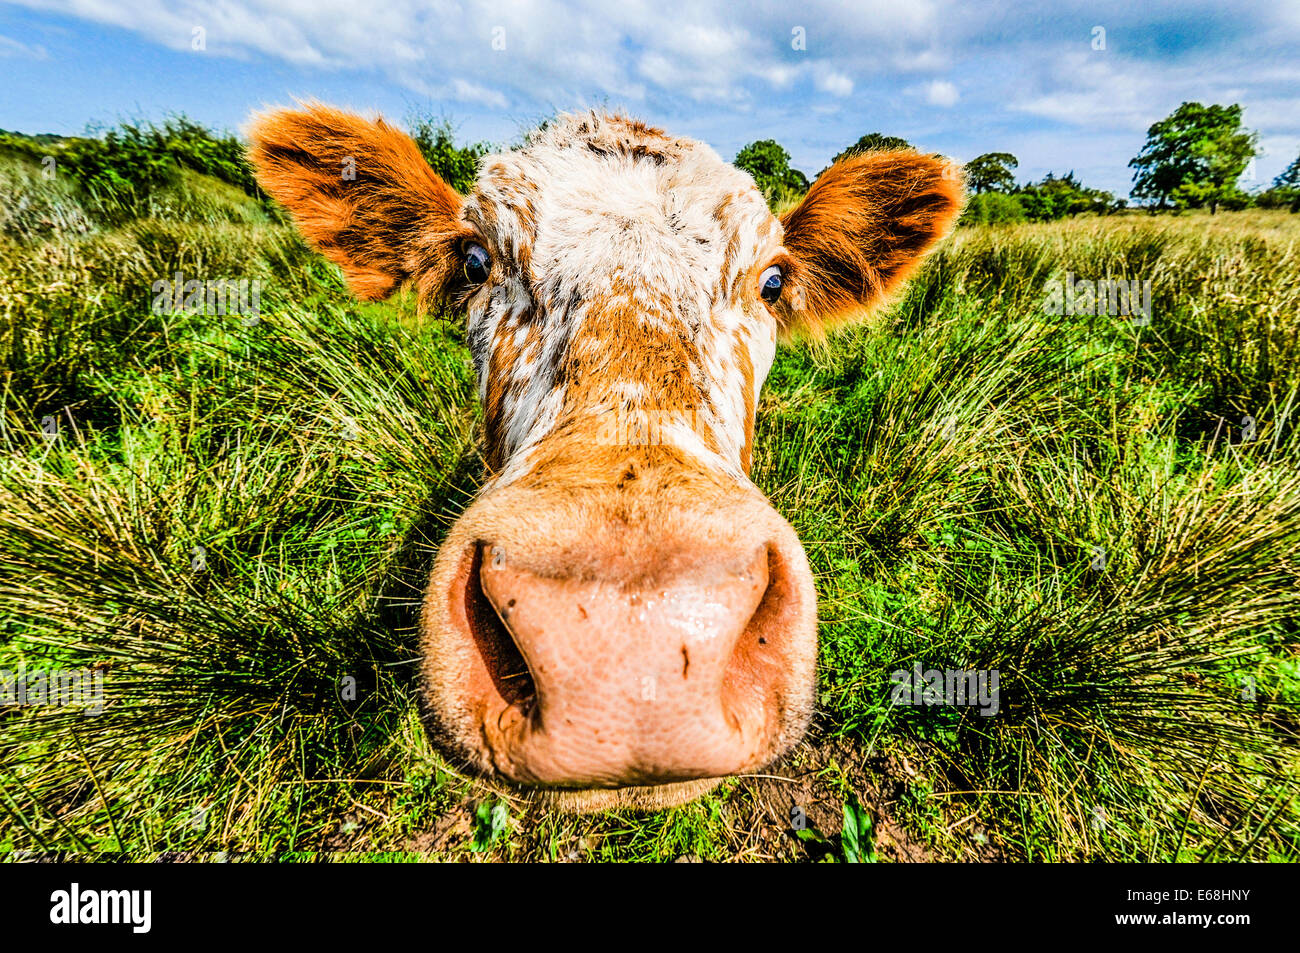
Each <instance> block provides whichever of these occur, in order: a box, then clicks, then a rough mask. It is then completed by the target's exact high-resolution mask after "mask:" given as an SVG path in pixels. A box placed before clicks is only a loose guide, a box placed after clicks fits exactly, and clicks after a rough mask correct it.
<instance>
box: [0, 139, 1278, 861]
mask: <svg viewBox="0 0 1300 953" xmlns="http://www.w3.org/2000/svg"><path fill="white" fill-rule="evenodd" d="M45 171H46V170H45V169H43V168H42V166H41V164H40V162H39V160H38V157H36V156H34V155H28V154H25V153H23V152H22V150H19V149H10V150H8V151H3V150H0V189H2V190H3V192H4V194H5V207H4V211H3V218H2V220H0V374H2V375H3V376H2V377H0V670H4V671H7V672H10V673H14V672H18V671H20V670H21V671H23V672H26V673H34V672H49V673H54V672H69V671H74V672H81V673H85V674H86V677H87V678H90V679H93V680H95V681H96V682H97V683H99V684H101V685H102V699H101V702H102V703H101V704H91V703H90V702H86V703H85V704H81V705H71V704H70V705H59V706H51V705H9V706H5V707H0V849H3V850H7V851H35V852H43V853H48V852H55V853H65V854H68V855H81V854H87V853H97V854H98V853H116V852H120V853H123V854H129V855H131V856H134V857H140V858H152V857H159V856H174V857H184V858H189V859H230V860H237V859H240V858H245V857H268V856H269V857H276V858H280V859H297V858H301V859H313V858H322V857H328V858H333V859H338V860H345V859H352V858H367V859H392V860H420V859H427V858H436V859H471V860H492V859H513V860H557V861H565V860H599V859H609V860H672V859H682V858H686V859H695V858H698V859H701V860H773V859H784V860H809V861H840V860H846V859H866V860H872V859H878V860H882V861H888V860H956V859H962V860H977V859H983V860H1032V861H1048V860H1053V861H1054V860H1118V861H1173V860H1198V861H1222V860H1232V859H1246V860H1259V861H1265V860H1276V861H1296V860H1300V803H1298V802H1297V797H1296V795H1297V791H1298V788H1297V783H1298V782H1300V766H1298V764H1297V751H1298V750H1300V749H1298V747H1297V745H1298V742H1300V709H1298V707H1297V706H1298V705H1300V552H1298V549H1300V441H1298V440H1297V437H1296V422H1297V418H1298V417H1300V406H1298V401H1300V397H1298V388H1300V339H1298V337H1297V335H1298V334H1300V215H1296V214H1289V213H1288V212H1286V211H1285V210H1279V211H1266V210H1256V211H1246V212H1225V213H1220V214H1218V215H1214V216H1210V215H1208V214H1199V213H1189V214H1183V215H1178V216H1174V215H1160V216H1152V215H1147V214H1143V213H1130V214H1120V215H1110V216H1105V217H1079V218H1075V219H1072V220H1065V221H1062V222H1057V223H1050V224H1021V225H1011V226H989V225H985V226H971V227H962V228H960V229H958V231H957V233H956V234H955V235H954V236H953V237H951V238H949V239H948V240H946V241H945V242H944V244H943V245H942V246H940V249H939V250H938V251H937V252H936V253H935V254H934V255H933V256H932V257H931V258H930V259H929V260H928V262H927V263H926V265H925V266H924V268H923V270H922V271H921V272H920V273H919V275H918V277H917V278H916V279H915V281H913V282H912V284H911V285H910V286H909V288H908V290H907V291H906V293H905V295H904V296H903V297H901V298H900V299H899V300H897V301H896V302H894V303H892V304H891V305H890V306H889V307H888V308H886V309H884V310H882V311H880V312H879V313H877V314H876V315H875V317H874V319H873V320H872V321H871V322H869V323H868V324H865V325H862V326H859V327H854V328H852V329H849V330H845V331H843V332H840V333H838V334H836V335H835V336H833V337H832V338H831V339H830V340H829V341H826V342H822V343H815V342H794V343H793V344H791V345H790V346H788V347H786V348H785V349H784V350H783V351H782V352H781V353H780V354H779V355H778V358H777V362H776V365H775V367H774V368H773V371H772V374H771V376H770V378H769V380H768V383H767V385H766V387H765V389H764V393H763V398H762V401H761V404H760V407H759V414H758V419H759V423H758V433H757V436H756V447H757V450H756V455H755V466H754V471H753V478H754V480H755V481H756V482H757V484H758V485H759V486H760V487H761V488H762V489H763V490H764V491H765V492H766V493H768V494H769V495H770V497H771V499H772V501H773V503H774V505H775V506H776V508H777V509H778V510H779V511H780V512H781V513H782V514H784V515H785V516H786V517H787V518H788V519H789V520H790V522H791V523H792V524H793V525H794V527H795V529H796V530H797V531H798V533H799V535H800V538H801V539H802V540H803V542H804V545H805V547H806V549H807V552H808V555H809V559H810V561H811V563H812V566H813V569H814V573H815V575H816V580H817V587H818V600H819V607H820V615H821V620H822V621H821V631H820V640H821V641H820V646H821V647H820V664H819V695H820V697H819V708H818V714H817V716H816V720H815V723H814V727H813V730H812V731H811V733H810V734H809V736H808V737H807V739H805V741H804V742H802V743H801V745H800V746H799V748H798V749H797V750H796V751H795V753H794V754H793V755H791V756H789V757H787V758H786V759H785V760H784V761H782V762H781V763H779V764H778V765H776V766H774V767H773V768H772V769H771V770H770V771H769V772H767V773H765V774H764V775H762V776H753V777H741V778H736V779H732V780H729V781H727V782H725V783H724V784H723V785H722V786H721V787H719V788H718V789H716V790H715V791H714V792H713V793H712V794H710V795H708V796H706V797H704V798H703V799H701V800H699V801H697V802H695V803H693V804H690V805H688V806H685V807H681V808H677V809H674V810H669V811H665V812H662V813H657V814H649V815H639V814H630V813H629V814H605V815H594V816H571V815H567V814H560V813H555V812H552V811H551V810H549V809H548V807H547V806H546V804H545V802H543V801H540V800H534V799H532V798H530V797H528V796H527V795H525V794H524V793H521V792H520V791H518V790H515V789H510V788H506V787H502V786H497V785H494V784H492V783H488V782H484V781H481V780H478V779H476V778H473V777H470V776H467V775H465V774H463V773H461V772H460V771H459V770H458V769H457V768H456V766H455V765H453V764H451V763H449V762H447V761H445V760H444V759H443V758H442V757H441V756H440V755H439V754H438V753H437V752H436V751H435V750H434V749H433V748H432V747H431V746H430V744H429V741H428V739H427V738H426V736H425V733H424V731H423V729H422V727H421V724H420V720H419V712H418V708H417V702H416V695H415V673H416V669H417V648H416V640H415V625H416V620H417V614H418V609H419V603H420V597H421V591H422V586H423V583H424V578H425V575H426V574H427V572H428V568H429V565H430V562H431V559H432V556H433V553H434V552H435V550H436V548H437V546H438V543H439V541H440V539H441V537H442V535H443V533H444V532H445V530H446V528H447V527H448V526H449V524H450V523H451V521H452V520H453V519H454V518H455V517H456V515H457V514H458V513H459V512H460V511H461V510H462V509H463V508H464V506H465V505H466V504H467V502H468V501H469V500H470V499H471V498H472V496H473V494H474V492H475V490H476V487H477V481H478V480H479V479H480V474H481V470H482V460H481V457H480V445H479V442H478V425H479V421H478V416H477V415H478V409H477V407H476V405H475V399H474V384H473V379H472V369H471V367H470V362H469V358H468V354H467V351H466V349H465V347H464V345H463V342H462V332H463V319H462V316H461V315H458V314H455V313H422V312H421V309H419V308H418V307H417V302H416V301H415V300H414V299H413V298H411V297H409V296H399V297H397V298H395V299H394V300H392V301H390V302H386V303H384V304H379V305H370V304H359V303H357V302H356V301H355V300H353V299H352V298H350V296H349V295H348V294H347V292H346V289H345V288H344V285H343V282H342V279H341V276H340V274H339V272H338V271H337V269H336V268H334V267H333V266H332V265H330V264H328V263H327V262H325V261H324V260H323V259H322V258H320V257H318V256H317V255H315V254H314V253H313V252H312V251H311V250H310V249H308V248H307V247H306V246H305V245H304V243H303V241H302V239H301V238H300V237H299V236H298V234H297V233H296V232H295V230H294V229H293V228H292V226H291V225H289V224H287V223H286V221H285V219H284V218H283V216H282V215H281V214H279V213H278V212H277V211H276V210H275V209H273V208H272V207H271V206H270V205H269V203H267V202H266V201H264V200H263V199H262V198H260V197H259V196H257V195H256V194H255V187H249V188H241V187H239V185H238V184H232V183H231V182H229V181H223V180H222V179H220V178H218V177H214V175H211V174H208V173H206V172H204V171H201V170H200V169H199V168H198V167H197V164H195V163H191V164H190V165H188V166H185V167H184V168H183V169H181V170H179V171H176V170H173V171H172V172H170V173H168V174H167V175H165V176H163V177H162V178H160V180H159V183H157V184H156V187H151V188H150V190H149V191H148V192H147V194H142V195H130V196H127V197H126V198H123V196H122V193H121V192H120V190H119V191H117V192H114V191H113V190H112V189H111V187H109V188H108V191H104V192H97V191H95V189H93V188H89V187H86V186H85V185H78V184H77V183H76V182H73V181H71V180H70V179H69V177H68V176H66V175H63V174H61V173H60V174H56V175H53V176H50V175H46V174H45ZM110 186H111V183H110ZM223 279H230V281H231V282H235V283H237V282H241V281H242V282H245V283H246V284H245V288H246V289H248V288H252V289H254V290H255V291H256V294H257V307H256V309H255V310H254V311H250V310H249V309H247V308H244V309H242V310H241V309H240V308H238V307H232V306H231V302H230V300H227V302H226V304H225V305H222V303H221V301H219V300H217V301H210V300H208V299H207V298H205V297H203V296H200V298H201V301H200V306H197V307H194V306H188V305H187V304H186V301H185V300H183V299H182V298H181V297H180V296H172V297H168V295H170V294H171V292H170V291H168V290H166V289H168V288H172V286H173V285H175V284H178V283H179V284H180V285H181V287H182V288H183V287H184V285H185V283H186V282H188V281H190V280H199V281H203V282H207V283H212V282H214V281H215V282H220V281H221V280H223ZM1112 280H1123V281H1125V282H1127V283H1132V282H1138V283H1139V284H1141V285H1142V286H1143V287H1146V288H1147V289H1148V291H1149V296H1150V298H1149V310H1148V313H1147V314H1146V315H1145V316H1143V315H1134V314H1129V315H1125V314H1122V313H1120V314H1114V313H1102V314H1098V313H1089V312H1095V311H1097V310H1102V311H1106V310H1113V309H1108V308H1101V309H1098V308H1096V307H1092V308H1089V307H1069V308H1067V307H1056V306H1053V305H1052V304H1051V294H1052V289H1053V288H1057V289H1060V288H1062V287H1064V285H1065V283H1067V282H1068V283H1070V290H1071V293H1073V292H1074V291H1075V290H1076V289H1077V288H1078V287H1079V286H1078V284H1077V283H1078V282H1080V281H1084V282H1097V281H1106V282H1109V281H1112ZM160 283H164V284H160ZM1147 283H1149V284H1147ZM205 287H207V286H206V285H205ZM159 288H163V289H164V290H162V291H160V290H159ZM160 299H161V300H160ZM178 305H179V306H178ZM223 312H224V313H223ZM932 670H936V671H946V670H970V671H983V672H996V673H997V678H998V684H997V706H996V711H995V712H994V711H990V710H989V709H988V708H987V707H985V708H983V709H982V708H981V707H980V706H977V705H967V706H952V705H949V706H945V705H930V704H923V703H922V704H914V703H909V701H908V700H907V699H905V698H904V699H902V700H901V701H900V696H899V693H898V692H897V691H896V689H897V679H896V675H897V673H899V672H904V673H911V672H915V671H920V672H928V671H932ZM51 677H53V676H51ZM913 701H915V699H913Z"/></svg>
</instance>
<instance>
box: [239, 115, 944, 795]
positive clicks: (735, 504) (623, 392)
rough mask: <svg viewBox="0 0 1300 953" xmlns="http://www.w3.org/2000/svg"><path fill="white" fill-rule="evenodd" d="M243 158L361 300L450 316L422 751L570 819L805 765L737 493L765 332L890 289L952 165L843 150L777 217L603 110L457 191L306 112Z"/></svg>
mask: <svg viewBox="0 0 1300 953" xmlns="http://www.w3.org/2000/svg"><path fill="white" fill-rule="evenodd" d="M249 139H250V148H249V155H250V158H251V161H252V163H253V165H254V167H255V169H256V171H257V176H258V180H259V182H260V183H261V185H262V187H263V188H264V189H265V190H266V192H267V193H269V194H270V195H271V196H273V197H274V198H276V199H277V200H278V201H279V202H280V203H282V204H283V205H284V206H285V207H286V208H287V209H288V210H289V212H290V213H291V215H292V217H293V219H294V221H295V222H296V224H297V226H298V228H299V229H300V230H301V232H302V233H303V235H304V236H305V237H306V238H307V239H308V240H309V241H310V242H311V243H312V244H313V245H314V246H315V247H316V248H317V249H318V250H319V251H320V252H322V253H323V254H324V255H325V256H327V257H328V258H329V259H331V260H332V261H334V262H336V263H337V264H338V265H339V266H340V267H341V268H342V271H343V274H344V276H345V278H346V280H347V283H348V286H349V288H350V289H351V291H352V293H353V294H355V295H356V297H358V298H360V299H364V300H377V299H382V298H385V297H387V296H389V295H390V294H392V293H393V292H394V291H396V290H397V289H399V288H400V287H403V286H407V285H409V286H413V287H414V289H415V291H416V293H417V294H418V296H419V298H420V300H421V301H422V302H424V303H426V304H435V303H436V304H439V305H442V306H446V307H449V308H452V309H456V310H457V311H463V312H464V314H465V315H466V337H467V341H468V348H469V352H470V355H471V357H472V360H473V364H474V368H475V372H476V378H477V384H478V392H479V396H480V399H481V402H482V408H483V431H484V432H483V436H482V439H483V448H484V455H485V460H486V470H487V472H486V474H485V475H484V481H483V484H482V487H481V490H480V492H479V493H478V495H477V497H476V498H475V499H474V501H473V502H472V503H471V504H470V505H469V506H468V508H467V509H466V510H465V511H464V513H463V514H462V515H461V516H460V518H459V519H458V520H457V521H456V522H455V524H454V525H453V526H452V527H451V528H450V529H449V530H448V532H447V534H446V537H445V539H444V540H443V542H442V544H441V546H440V547H439V550H438V553H437V556H436V558H435V559H434V562H433V566H432V569H431V572H430V575H429V582H428V589H427V592H426V593H425V596H424V600H423V605H422V610H421V619H420V627H419V639H420V648H421V669H420V679H419V683H420V684H419V692H420V700H421V709H422V712H423V718H424V721H425V724H426V726H427V729H428V731H429V733H430V737H431V738H432V739H433V741H434V743H435V744H436V745H437V746H438V747H439V748H440V749H441V750H443V751H444V752H446V753H447V754H448V755H449V756H451V757H453V758H454V759H456V760H457V761H459V762H460V763H463V764H465V765H466V766H468V767H469V768H471V769H473V770H474V771H477V772H480V773H481V774H483V775H486V776H489V777H493V778H497V779H503V780H505V781H507V782H510V783H512V784H514V785H518V786H521V787H525V788H532V789H537V790H539V791H541V792H544V793H543V797H545V798H548V799H549V801H550V803H552V804H553V805H554V806H555V807H556V808H558V809H561V810H570V811H592V810H606V809H621V808H629V809H645V810H648V809H659V808H663V807H668V806H672V805H676V804H680V803H684V802H686V801H689V800H691V799H693V798H695V797H698V796H699V795H700V794H702V793H703V792H706V791H708V790H709V789H710V788H711V787H712V786H714V785H716V784H717V783H718V782H719V781H720V780H722V779H724V778H727V777H730V776H735V775H738V774H744V773H748V772H755V771H758V770H760V769H762V768H763V767H764V766H766V765H768V764H770V763H771V762H773V761H774V760H776V759H778V758H779V757H780V756H781V755H782V754H784V753H785V752H787V751H788V750H789V749H790V748H791V747H792V746H793V745H795V744H796V743H797V742H798V741H799V740H800V738H801V737H802V736H803V734H804V732H805V730H806V728H807V726H808V723H809V720H810V718H811V716H812V714H813V710H814V700H815V687H816V658H817V606H816V593H815V590H814V585H813V578H812V574H811V572H810V569H809V564H808V559H807V556H806V554H805V553H804V550H803V548H802V546H801V545H800V542H799V540H798V538H797V536H796V535H795V533H794V531H793V529H792V528H791V526H790V525H789V523H788V522H787V521H786V520H785V519H784V518H783V517H782V516H781V515H779V514H778V513H777V512H776V510H775V509H774V508H773V507H772V505H771V504H770V503H769V502H768V500H767V498H766V497H765V496H764V494H763V493H762V492H761V491H760V490H759V489H758V488H757V487H756V486H755V485H754V483H753V482H751V480H750V478H749V472H750V468H751V463H752V460H753V441H754V425H755V412H756V408H757V406H758V402H759V393H760V389H761V388H762V385H763V382H764V379H765V377H766V376H767V374H768V371H769V370H770V368H771V366H772V363H773V360H774V357H775V354H776V349H777V347H778V343H779V342H784V341H786V340H788V339H791V338H798V337H812V338H823V339H824V338H825V336H826V333H827V331H828V330H830V329H831V328H833V327H835V326H837V325H840V324H843V323H845V322H848V321H852V320H855V319H858V318H860V317H861V316H862V315H864V314H866V313H868V312H869V311H871V310H872V309H873V308H875V307H877V306H878V305H880V304H881V303H882V302H884V301H887V300H888V299H889V298H890V297H891V296H892V295H894V294H895V293H896V292H897V291H898V289H899V288H900V287H901V286H902V284H903V283H904V282H905V280H906V279H907V277H908V276H909V274H910V273H911V272H912V271H913V270H914V269H915V268H916V266H917V264H918V263H919V262H920V261H921V260H922V259H923V257H924V256H925V254H926V253H927V252H928V251H929V250H930V249H931V248H932V247H933V246H934V244H935V243H936V242H937V241H939V240H940V239H941V238H943V237H944V235H945V234H947V232H948V231H949V230H950V228H951V227H952V225H953V222H954V220H955V218H956V217H957V215H958V213H959V212H960V210H961V206H962V202H963V194H964V191H963V183H962V172H961V169H960V167H959V166H957V165H955V164H954V163H952V162H950V161H949V160H947V159H945V158H943V157H941V156H937V155H925V154H922V153H920V152H916V151H911V150H903V151H887V152H868V153H864V154H860V155H855V156H852V157H850V158H847V159H845V160H843V161H840V162H838V163H836V164H834V165H832V166H831V167H830V168H828V169H827V170H826V171H824V172H823V173H821V174H820V175H819V176H818V177H817V179H816V181H815V182H814V183H813V184H812V186H811V188H810V189H809V190H808V192H807V195H806V196H805V197H804V198H803V199H802V200H801V201H800V202H799V203H798V204H797V205H795V206H794V207H793V208H791V209H790V210H789V211H787V212H785V213H784V214H783V215H781V216H780V217H779V218H778V217H777V216H776V215H774V214H773V213H772V212H771V211H770V210H769V208H768V205H767V202H766V201H765V199H764V196H763V195H762V193H761V192H760V191H759V189H758V188H757V187H756V185H755V182H754V180H753V178H752V177H751V176H750V175H749V174H747V173H746V172H744V171H741V170H739V169H737V168H735V167H734V166H732V165H730V164H728V163H726V162H724V161H722V160H721V159H720V158H719V157H718V155H717V153H716V152H715V151H714V150H713V149H712V148H710V147H709V146H707V145H705V144H703V143H700V142H696V141H693V140H690V139H683V138H677V137H674V136H670V135H668V134H666V133H665V132H663V131H661V130H660V129H657V128H654V127H652V126H650V125H647V124H645V123H644V122H641V121H638V120H636V119H633V118H628V117H626V116H622V115H618V114H611V113H608V112H603V111H587V112H580V113H575V114H565V115H560V116H558V117H556V118H555V119H553V120H550V121H548V122H547V123H545V124H543V126H542V127H541V128H540V129H539V130H537V131H536V132H534V133H532V134H531V135H530V136H529V137H528V138H527V139H526V140H525V141H524V143H523V145H522V146H520V147H519V148H515V149H510V150H507V151H502V152H500V153H498V154H493V155H489V156H487V157H485V158H484V159H483V160H482V163H481V166H480V171H479V174H478V176H477V179H476V181H475V184H474V186H473V189H472V191H471V192H470V193H469V194H468V195H464V196H462V195H461V194H459V193H458V192H456V191H455V190H453V189H452V188H451V187H450V186H449V185H447V184H446V183H445V182H444V181H443V180H442V179H440V178H439V176H438V175H437V174H435V172H434V171H433V170H432V169H431V168H430V166H429V165H428V164H427V163H426V162H425V160H424V159H423V158H422V156H421V154H420V152H419V150H418V148H417V147H416V145H415V144H414V142H413V141H412V140H411V139H410V138H409V137H408V136H406V135H405V134H404V133H403V132H402V131H401V130H400V129H398V128H396V127H394V126H393V125H391V124H389V123H387V122H385V121H384V120H383V119H382V118H377V119H370V118H365V117H362V116H359V115H356V114H354V113H350V112H346V111H341V110H339V109H335V108H332V107H328V106H325V105H322V104H319V103H304V104H300V105H299V106H298V107H295V108H275V109H270V110H267V111H264V112H261V113H259V114H257V115H255V116H254V117H253V119H252V122H251V124H250V126H249Z"/></svg>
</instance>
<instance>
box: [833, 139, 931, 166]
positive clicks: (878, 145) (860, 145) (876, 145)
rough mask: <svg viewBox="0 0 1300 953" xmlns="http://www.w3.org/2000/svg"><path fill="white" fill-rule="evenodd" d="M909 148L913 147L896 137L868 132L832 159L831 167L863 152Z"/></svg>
mask: <svg viewBox="0 0 1300 953" xmlns="http://www.w3.org/2000/svg"><path fill="white" fill-rule="evenodd" d="M911 148H914V147H913V146H912V144H911V143H910V142H908V141H907V140H906V139H900V138H898V136H886V135H884V134H883V133H879V132H869V133H867V134H866V135H865V136H863V137H862V138H861V139H859V140H858V141H857V142H855V143H853V145H851V146H849V147H848V148H847V149H845V150H844V151H843V152H841V153H840V154H839V155H837V156H836V157H835V158H834V159H832V160H831V165H834V164H835V163H836V162H841V161H843V160H844V159H848V158H850V157H852V156H856V155H861V154H862V153H864V152H894V151H896V150H898V149H911Z"/></svg>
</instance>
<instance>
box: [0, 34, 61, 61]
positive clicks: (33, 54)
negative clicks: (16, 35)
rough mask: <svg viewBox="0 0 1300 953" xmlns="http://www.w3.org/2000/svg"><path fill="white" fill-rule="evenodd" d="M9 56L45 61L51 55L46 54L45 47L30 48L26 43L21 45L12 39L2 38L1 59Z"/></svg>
mask: <svg viewBox="0 0 1300 953" xmlns="http://www.w3.org/2000/svg"><path fill="white" fill-rule="evenodd" d="M8 56H13V57H23V58H26V59H32V60H43V59H48V58H49V54H48V53H46V52H45V47H43V46H39V45H38V46H29V45H28V44H26V43H20V42H18V41H17V40H15V39H12V38H10V37H7V36H0V58H3V57H8Z"/></svg>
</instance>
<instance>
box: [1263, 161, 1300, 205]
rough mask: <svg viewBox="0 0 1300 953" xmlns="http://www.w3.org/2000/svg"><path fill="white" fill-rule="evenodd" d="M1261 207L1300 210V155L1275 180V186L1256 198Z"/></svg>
mask: <svg viewBox="0 0 1300 953" xmlns="http://www.w3.org/2000/svg"><path fill="white" fill-rule="evenodd" d="M1255 202H1256V204H1257V205H1258V206H1259V207H1260V208H1289V209H1290V210H1291V211H1293V212H1300V156H1297V157H1296V158H1295V160H1294V161H1292V163H1291V164H1290V165H1289V166H1287V167H1286V169H1284V170H1283V172H1282V174H1281V175H1279V176H1278V177H1277V178H1276V179H1274V180H1273V187H1272V188H1271V189H1267V190H1265V191H1263V192H1261V193H1259V195H1258V196H1256V198H1255Z"/></svg>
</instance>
